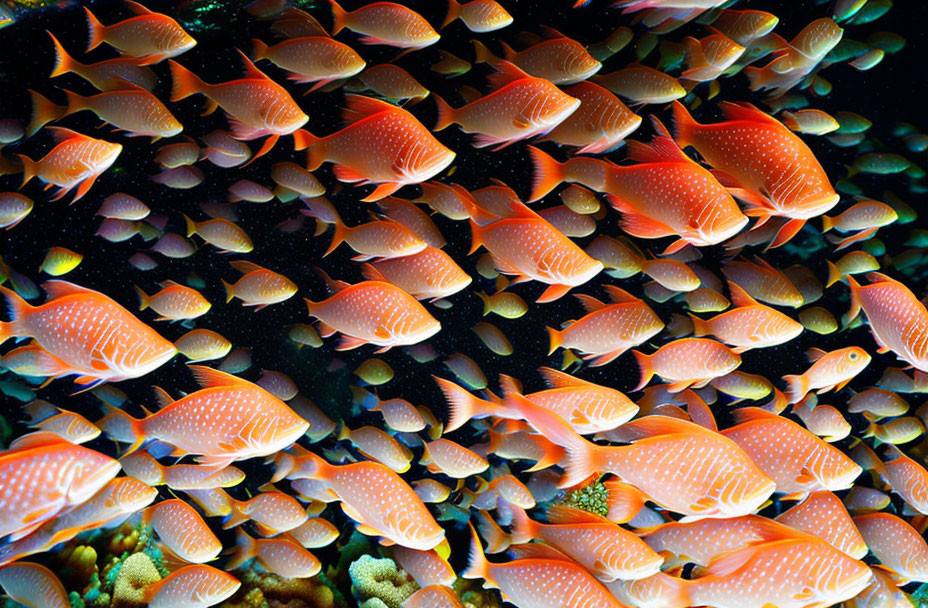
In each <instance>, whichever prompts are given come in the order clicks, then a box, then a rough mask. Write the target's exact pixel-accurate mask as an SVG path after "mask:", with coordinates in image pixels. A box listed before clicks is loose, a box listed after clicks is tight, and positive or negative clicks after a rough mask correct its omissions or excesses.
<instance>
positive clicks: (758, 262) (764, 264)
mask: <svg viewBox="0 0 928 608" xmlns="http://www.w3.org/2000/svg"><path fill="white" fill-rule="evenodd" d="M745 261H747V260H745ZM748 263H750V262H748ZM754 265H755V266H757V267H758V268H763V269H764V270H772V271H773V272H776V273H779V272H780V270H779V269H778V268H776V267H775V266H774V265H773V264H771V263H770V262H768V261H767V260H765V259H764V258H761V257H758V256H754Z"/></svg>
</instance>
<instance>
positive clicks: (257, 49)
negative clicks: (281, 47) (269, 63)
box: [251, 38, 267, 61]
mask: <svg viewBox="0 0 928 608" xmlns="http://www.w3.org/2000/svg"><path fill="white" fill-rule="evenodd" d="M265 57H267V44H265V43H264V42H263V41H261V40H258V39H257V38H252V39H251V60H252V61H258V60H260V59H264V58H265Z"/></svg>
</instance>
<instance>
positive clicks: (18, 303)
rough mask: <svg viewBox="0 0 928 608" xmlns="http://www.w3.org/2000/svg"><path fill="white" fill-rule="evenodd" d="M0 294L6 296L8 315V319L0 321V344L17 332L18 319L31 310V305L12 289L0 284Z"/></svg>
mask: <svg viewBox="0 0 928 608" xmlns="http://www.w3.org/2000/svg"><path fill="white" fill-rule="evenodd" d="M0 294H2V295H4V296H6V306H7V311H8V312H9V316H10V320H9V321H0V344H3V343H4V342H6V341H7V340H9V339H10V338H12V337H14V336H15V335H16V334H17V326H18V325H19V321H20V319H22V318H23V317H24V316H25V315H27V314H28V313H29V311H30V310H32V306H30V305H29V303H28V302H26V301H25V300H24V299H23V298H22V297H21V296H20V295H19V294H18V293H16V292H15V291H13V290H12V289H7V288H6V287H2V286H0Z"/></svg>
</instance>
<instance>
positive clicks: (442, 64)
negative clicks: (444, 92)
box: [430, 49, 473, 78]
mask: <svg viewBox="0 0 928 608" xmlns="http://www.w3.org/2000/svg"><path fill="white" fill-rule="evenodd" d="M438 52H439V53H440V54H441V59H440V60H439V61H437V62H436V63H434V64H432V67H431V68H430V69H431V70H432V71H433V72H438V73H439V74H442V75H444V76H447V77H448V78H454V77H455V76H460V75H461V74H466V73H467V72H469V71H470V69H471V67H473V66H472V65H471V63H470V62H469V61H465V60H463V59H461V58H460V57H457V56H456V55H452V54H451V53H449V52H448V51H442V50H440V49H439V51H438Z"/></svg>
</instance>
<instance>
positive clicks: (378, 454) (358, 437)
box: [337, 423, 412, 473]
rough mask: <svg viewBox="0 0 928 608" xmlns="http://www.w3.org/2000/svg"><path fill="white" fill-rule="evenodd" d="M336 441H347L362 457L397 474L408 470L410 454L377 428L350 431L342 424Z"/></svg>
mask: <svg viewBox="0 0 928 608" xmlns="http://www.w3.org/2000/svg"><path fill="white" fill-rule="evenodd" d="M337 439H338V440H339V441H342V440H345V439H347V440H348V441H350V442H351V443H352V444H353V445H354V446H355V447H357V448H358V451H359V452H360V453H361V454H362V455H364V456H365V457H367V458H369V459H371V460H376V461H377V462H379V463H381V464H384V465H386V466H388V467H390V468H391V469H393V470H394V471H396V472H397V473H405V472H406V471H408V470H409V464H410V462H411V461H412V452H411V451H410V450H409V448H407V447H406V446H404V445H403V444H401V443H400V442H399V441H397V440H396V439H394V438H393V436H391V435H390V434H389V433H387V432H385V431H382V430H380V429H378V428H377V427H373V426H363V427H361V428H358V429H355V430H351V429H349V428H348V425H347V424H344V423H342V430H341V432H340V433H339V434H338V437H337Z"/></svg>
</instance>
